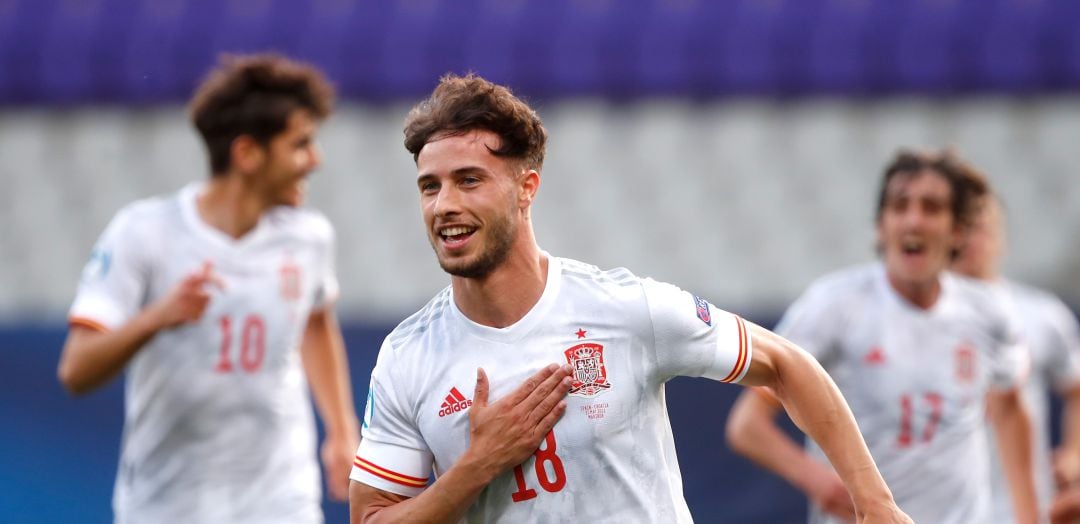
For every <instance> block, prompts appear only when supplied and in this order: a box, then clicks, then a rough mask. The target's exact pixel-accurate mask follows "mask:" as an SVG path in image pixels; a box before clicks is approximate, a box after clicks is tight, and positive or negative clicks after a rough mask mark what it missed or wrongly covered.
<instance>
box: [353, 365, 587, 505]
mask: <svg viewBox="0 0 1080 524" xmlns="http://www.w3.org/2000/svg"><path fill="white" fill-rule="evenodd" d="M569 376H570V368H569V366H559V365H556V364H551V365H550V366H548V367H546V368H544V369H543V370H541V371H539V372H538V373H536V374H535V375H533V376H532V377H530V378H529V379H527V380H526V381H525V382H524V383H522V384H521V385H520V386H518V388H517V389H515V390H514V391H513V392H511V393H510V394H509V395H507V396H506V397H503V398H502V399H499V400H498V401H497V402H493V403H491V404H488V389H489V386H488V378H487V375H486V374H485V373H484V371H483V370H482V369H480V370H477V376H476V390H475V392H474V394H473V405H472V407H470V408H469V427H470V431H469V448H468V449H467V450H466V451H465V454H464V455H462V457H461V458H460V459H459V460H458V461H457V462H456V463H454V465H453V466H451V467H450V468H449V469H448V470H447V471H446V473H444V474H443V475H440V476H439V478H438V480H436V481H435V482H434V483H433V484H431V485H430V486H428V487H427V489H425V490H424V491H423V492H421V493H420V494H419V495H417V496H416V497H414V498H407V497H403V496H401V495H395V494H393V493H389V492H386V491H383V490H379V489H376V488H373V487H371V486H368V485H366V484H363V483H360V482H355V481H354V482H352V485H351V486H350V488H349V512H350V520H351V522H352V523H353V524H358V523H361V522H366V523H379V522H431V523H437V522H447V523H451V522H457V521H459V520H460V519H461V518H462V517H463V516H464V515H465V512H466V510H468V508H469V506H470V505H472V503H473V502H474V501H476V498H477V497H479V496H480V492H481V491H483V489H484V488H485V487H486V486H487V485H488V484H489V483H491V481H492V480H494V479H495V477H497V476H499V475H500V474H502V473H504V472H506V471H509V470H510V469H511V468H513V467H514V466H516V465H518V464H521V463H522V462H524V461H525V460H526V459H528V457H529V455H531V454H533V453H534V452H535V451H536V449H537V448H538V447H539V446H540V441H542V440H543V439H544V437H545V436H546V435H547V434H548V432H549V431H551V428H553V427H554V426H555V423H556V422H557V421H558V420H559V418H560V417H562V415H563V413H564V412H565V411H566V402H565V401H564V400H563V399H564V398H565V397H566V393H567V392H568V391H569V390H570V383H571V381H570V379H569Z"/></svg>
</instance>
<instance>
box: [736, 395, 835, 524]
mask: <svg viewBox="0 0 1080 524" xmlns="http://www.w3.org/2000/svg"><path fill="white" fill-rule="evenodd" d="M783 409H784V408H783V406H782V405H781V404H780V402H779V401H778V400H777V399H776V396H775V395H773V394H772V393H771V392H769V391H768V390H766V389H765V388H748V389H746V390H745V391H743V392H742V394H741V395H739V398H738V400H736V401H735V405H734V406H733V407H732V408H731V413H729V414H728V420H727V441H728V445H729V446H731V449H732V450H734V451H735V452H736V453H738V454H740V455H743V456H744V457H746V458H749V459H750V460H752V461H754V462H755V463H757V464H758V465H760V466H761V467H763V468H765V469H768V470H769V471H772V472H773V473H776V474H777V475H779V476H780V477H781V478H783V479H784V480H787V481H788V482H789V483H791V485H793V486H795V487H796V488H798V489H799V490H801V491H802V492H803V493H805V494H806V496H807V498H809V499H810V501H811V502H813V503H814V505H816V506H817V507H819V508H821V509H822V510H823V511H825V512H828V513H830V514H832V515H835V516H837V517H840V518H842V519H845V520H848V521H854V520H855V506H854V504H853V503H852V501H851V494H849V493H848V490H847V488H846V487H844V482H843V481H842V480H840V476H839V475H837V474H836V471H834V470H833V469H832V468H831V467H830V466H828V465H826V464H822V463H821V462H819V461H817V460H815V459H814V458H813V457H811V456H810V455H809V454H808V453H806V452H805V451H804V450H803V447H802V446H801V445H800V444H799V443H798V442H795V441H794V440H793V439H792V438H791V437H789V436H788V434H787V433H786V432H784V430H783V429H782V428H781V427H780V426H779V425H778V424H777V422H776V421H777V417H778V416H779V415H780V414H781V413H782V412H783Z"/></svg>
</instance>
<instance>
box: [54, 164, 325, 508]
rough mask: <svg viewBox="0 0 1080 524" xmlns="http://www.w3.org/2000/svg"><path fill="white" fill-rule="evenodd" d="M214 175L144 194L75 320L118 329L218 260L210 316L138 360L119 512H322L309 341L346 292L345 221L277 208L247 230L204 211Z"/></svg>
mask: <svg viewBox="0 0 1080 524" xmlns="http://www.w3.org/2000/svg"><path fill="white" fill-rule="evenodd" d="M201 187H202V185H201V184H193V185H190V186H188V187H186V188H184V189H183V190H181V191H180V192H179V193H178V194H175V195H172V196H169V197H163V198H154V199H148V200H142V201H138V202H135V203H133V204H131V205H129V206H127V207H125V208H124V209H122V210H121V211H120V212H118V213H117V215H116V216H115V217H114V218H113V220H112V222H111V223H110V224H109V226H108V228H107V229H106V230H105V232H104V233H103V234H102V236H101V238H100V239H99V240H98V242H97V244H96V246H95V248H94V252H93V255H92V256H91V260H90V262H89V263H88V264H87V266H86V268H85V269H84V272H83V277H82V282H81V284H80V286H79V291H78V294H77V296H76V298H75V302H74V304H73V305H72V306H71V311H70V319H71V322H72V323H73V324H83V325H89V326H91V327H95V328H97V329H102V330H108V329H116V328H118V327H120V326H122V325H124V324H125V323H126V322H128V321H129V320H130V319H131V318H133V317H134V316H135V315H137V314H138V313H139V312H140V311H141V310H142V309H143V308H145V307H146V306H147V305H149V304H151V303H154V302H156V301H157V300H159V299H161V298H162V297H163V296H164V295H165V294H167V293H169V292H170V291H171V290H172V289H173V287H174V286H176V284H177V283H178V282H179V281H180V280H182V279H183V278H184V277H185V276H186V275H188V274H190V273H193V272H196V271H198V270H199V269H200V267H201V266H202V265H203V263H204V262H205V261H210V262H212V263H213V270H214V272H215V273H216V274H217V275H218V276H219V277H220V278H221V280H222V281H223V283H224V289H216V288H215V287H213V286H209V285H208V286H207V289H208V290H210V292H211V299H210V302H209V304H208V306H207V308H206V310H205V312H204V313H203V315H202V318H201V319H199V321H197V322H194V323H189V324H184V325H181V326H177V327H175V328H172V329H168V330H164V331H161V332H159V333H158V334H157V335H156V336H154V338H153V339H151V340H150V341H149V342H147V343H146V345H144V346H143V347H142V348H141V349H139V351H138V352H137V353H136V354H135V357H134V358H133V359H132V360H131V362H130V363H129V365H128V367H127V381H126V384H125V406H124V411H125V413H124V435H123V443H122V446H121V447H122V449H121V457H120V465H119V468H118V469H119V471H118V473H117V479H116V487H115V490H114V494H113V507H114V511H115V513H116V521H117V522H121V523H123V522H260V523H262V522H290V523H294V522H321V520H322V514H321V507H320V497H321V494H320V487H319V468H318V463H317V462H316V460H315V448H316V442H315V431H314V419H313V416H312V413H311V407H310V406H311V403H310V399H309V394H308V390H307V381H306V379H305V377H304V372H303V368H302V366H301V363H300V354H299V351H298V347H299V344H300V340H301V337H302V335H303V331H304V327H305V326H306V324H307V320H308V317H309V315H310V311H311V309H312V307H315V306H321V305H322V303H323V302H325V301H327V300H332V299H333V297H334V295H336V293H337V281H336V280H335V277H334V271H333V230H332V228H331V227H330V223H329V222H328V221H326V219H325V218H323V217H322V216H321V215H319V214H317V213H315V212H314V211H310V210H304V209H292V208H276V209H273V210H271V211H269V212H267V213H266V214H264V215H263V217H262V219H261V220H260V222H259V224H258V225H257V226H256V228H255V229H254V230H252V231H251V232H250V233H249V234H247V235H246V236H244V237H243V238H241V239H239V240H234V239H232V238H231V237H227V236H226V235H225V234H224V233H222V232H220V231H218V230H216V229H213V228H211V227H210V226H208V225H207V224H205V223H204V222H203V221H202V220H201V218H199V216H198V212H197V210H196V205H195V202H196V197H197V194H198V193H199V191H200V190H201Z"/></svg>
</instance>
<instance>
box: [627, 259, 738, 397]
mask: <svg viewBox="0 0 1080 524" xmlns="http://www.w3.org/2000/svg"><path fill="white" fill-rule="evenodd" d="M642 286H643V289H644V292H645V298H646V301H647V302H648V305H649V316H650V319H651V321H652V328H653V337H654V345H655V351H656V361H657V365H658V368H659V372H660V374H661V376H662V377H664V378H665V379H666V378H670V377H675V376H689V377H705V378H711V379H713V380H719V381H721V382H738V381H739V380H741V379H742V378H743V376H744V375H746V370H747V369H749V368H750V359H751V357H752V355H753V345H752V343H751V340H750V332H749V330H747V327H746V322H745V321H744V320H743V319H742V318H739V317H738V316H736V315H733V314H731V313H728V312H726V311H723V310H721V309H718V308H716V307H715V306H713V305H712V304H710V303H709V302H708V301H706V300H705V299H703V298H701V297H697V296H694V295H692V294H690V293H688V292H686V291H683V290H681V289H679V288H677V287H675V286H672V285H670V284H665V283H662V282H656V281H654V280H650V279H645V280H642Z"/></svg>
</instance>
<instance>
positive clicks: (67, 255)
mask: <svg viewBox="0 0 1080 524" xmlns="http://www.w3.org/2000/svg"><path fill="white" fill-rule="evenodd" d="M538 107H539V112H540V114H541V117H542V118H543V119H544V121H545V123H546V125H547V127H548V130H549V132H550V141H549V148H548V154H547V161H546V165H545V169H544V174H543V179H542V180H543V182H542V186H541V190H540V195H539V197H538V200H537V203H536V208H535V212H534V222H535V224H536V229H537V236H538V239H539V241H540V244H541V246H543V247H544V248H545V249H547V250H549V251H550V252H551V253H553V254H557V255H560V256H568V257H573V258H578V259H581V260H584V261H588V262H591V263H595V264H597V265H599V266H601V267H612V266H617V265H622V266H627V267H629V268H631V269H632V270H633V271H634V272H635V273H637V274H639V275H643V276H652V277H655V278H657V279H661V280H666V281H670V282H673V283H677V284H679V285H680V286H682V287H684V288H686V289H689V290H691V291H693V292H694V293H696V294H699V295H702V296H706V297H709V298H710V299H711V300H712V301H713V302H714V303H716V304H717V305H719V306H721V307H725V308H730V309H736V310H740V311H745V310H754V311H779V310H780V309H781V308H783V307H784V306H785V305H786V304H787V303H788V302H789V301H790V300H792V299H793V298H794V297H795V296H796V295H797V294H798V293H799V292H800V291H801V290H802V289H803V288H804V287H805V286H806V285H807V284H808V283H809V282H810V281H811V280H812V279H813V278H815V277H816V276H818V275H821V274H822V273H825V272H828V271H830V270H832V269H836V268H838V267H841V266H844V265H847V264H852V263H858V262H861V261H867V260H871V259H872V258H873V257H874V249H873V244H874V235H873V211H874V206H875V199H876V193H877V189H878V188H877V185H878V181H879V178H880V171H881V167H882V166H883V165H884V163H885V162H886V161H887V160H888V159H889V158H890V156H891V155H892V153H893V152H894V151H895V150H896V149H897V148H898V147H902V146H915V147H927V146H939V145H951V146H953V147H955V148H956V149H957V150H958V151H960V152H961V154H962V155H964V156H966V157H967V158H969V159H971V160H972V161H973V162H974V163H976V164H977V165H978V166H979V167H981V168H982V169H984V170H985V171H986V172H987V174H988V175H989V176H990V178H991V180H992V181H993V182H994V184H995V185H996V186H997V188H998V190H999V192H1000V193H1001V194H1002V195H1003V198H1004V200H1005V202H1006V205H1007V206H1008V208H1009V218H1008V220H1009V228H1010V235H1011V244H1012V248H1011V251H1010V254H1009V257H1008V259H1007V262H1006V271H1007V272H1008V273H1009V274H1010V275H1012V276H1014V277H1016V278H1018V279H1021V280H1024V281H1027V282H1030V283H1033V284H1036V285H1040V286H1043V287H1047V288H1049V289H1052V290H1054V291H1055V292H1057V293H1059V294H1060V295H1062V296H1063V297H1065V298H1066V299H1067V300H1069V301H1071V302H1072V303H1073V304H1076V303H1077V302H1078V301H1080V242H1078V240H1080V99H1077V98H1034V99H1022V100H1021V99H1013V98H1008V99H1006V98H985V99H963V100H923V99H892V100H888V99H887V100H874V101H872V102H871V101H866V102H860V101H834V100H799V101H792V102H784V103H778V102H773V101H770V102H765V101H756V100H743V101H726V102H711V103H701V104H698V103H693V102H687V101H685V100H677V101H676V100H671V101H665V100H659V101H657V100H653V101H644V102H636V103H624V104H616V103H611V102H600V101H590V100H579V101H561V102H558V103H551V104H544V103H540V104H538ZM407 109H408V108H407V107H406V106H401V105H396V106H367V105H355V104H354V105H350V104H345V105H343V106H341V107H340V108H339V111H338V112H337V114H336V115H335V116H334V117H333V119H332V120H331V121H329V122H328V123H327V125H326V126H325V128H324V130H323V132H322V134H321V136H320V140H321V144H322V146H323V149H324V152H325V163H324V165H323V167H322V168H321V170H320V171H319V172H317V173H316V174H315V176H314V178H313V180H312V185H311V204H312V205H314V206H315V207H318V208H320V209H322V210H323V211H324V212H325V213H326V214H327V215H328V216H329V217H330V219H331V220H332V221H333V222H334V224H335V225H336V226H337V231H338V247H339V250H338V263H339V274H340V277H341V281H342V288H343V296H342V302H341V312H342V316H343V317H344V318H346V319H351V320H365V321H371V322H392V321H394V320H397V319H400V318H402V316H403V315H405V314H407V313H409V312H411V311H412V310H414V309H416V308H418V307H419V306H420V305H422V304H423V303H424V302H425V301H426V300H427V299H428V298H429V297H430V296H431V295H433V294H434V293H435V292H436V291H437V290H438V289H439V288H441V287H442V286H444V285H446V283H447V278H446V276H445V275H444V274H443V273H442V272H441V271H439V269H438V267H437V265H436V263H435V261H434V257H433V256H432V254H431V251H430V248H429V247H428V245H427V241H426V238H425V236H424V232H423V229H422V226H421V221H420V216H419V208H418V205H417V198H416V190H415V184H414V183H413V177H414V174H415V171H414V169H413V164H412V159H411V157H410V156H409V155H408V153H407V152H406V151H405V150H404V148H403V146H402V144H401V142H402V140H401V138H402V134H401V128H402V119H403V117H404V115H405V113H406V111H407ZM205 173H206V166H205V160H204V155H203V152H202V149H201V146H200V145H199V143H198V141H197V137H196V136H195V134H194V131H192V130H191V129H190V126H189V125H188V123H187V119H186V115H185V113H184V111H183V108H180V107H168V108H157V109H129V108H80V109H75V110H66V111H65V110H56V109H48V110H46V109H18V110H14V109H8V110H3V111H0V188H2V190H0V321H5V320H6V321H26V320H37V319H40V320H43V321H52V320H56V319H60V318H62V316H63V314H64V311H65V310H66V308H67V306H68V303H69V301H70V299H71V297H72V293H73V292H74V289H75V285H76V282H77V280H78V278H79V272H80V270H81V267H82V265H83V263H84V261H85V259H86V256H87V254H88V253H89V251H90V248H91V246H92V244H93V242H94V240H95V238H96V237H97V235H98V234H99V233H100V232H101V230H102V229H103V228H104V226H105V224H106V223H107V222H108V220H109V218H110V217H111V215H112V213H113V212H115V211H116V210H117V209H118V208H119V207H121V206H122V205H124V204H125V203H127V202H129V201H131V200H133V199H136V198H140V197H145V196H150V195H154V194H158V193H163V192H168V191H171V190H173V189H175V188H177V187H180V186H181V185H183V184H184V183H186V182H187V181H189V180H194V179H198V178H201V177H203V176H205Z"/></svg>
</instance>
